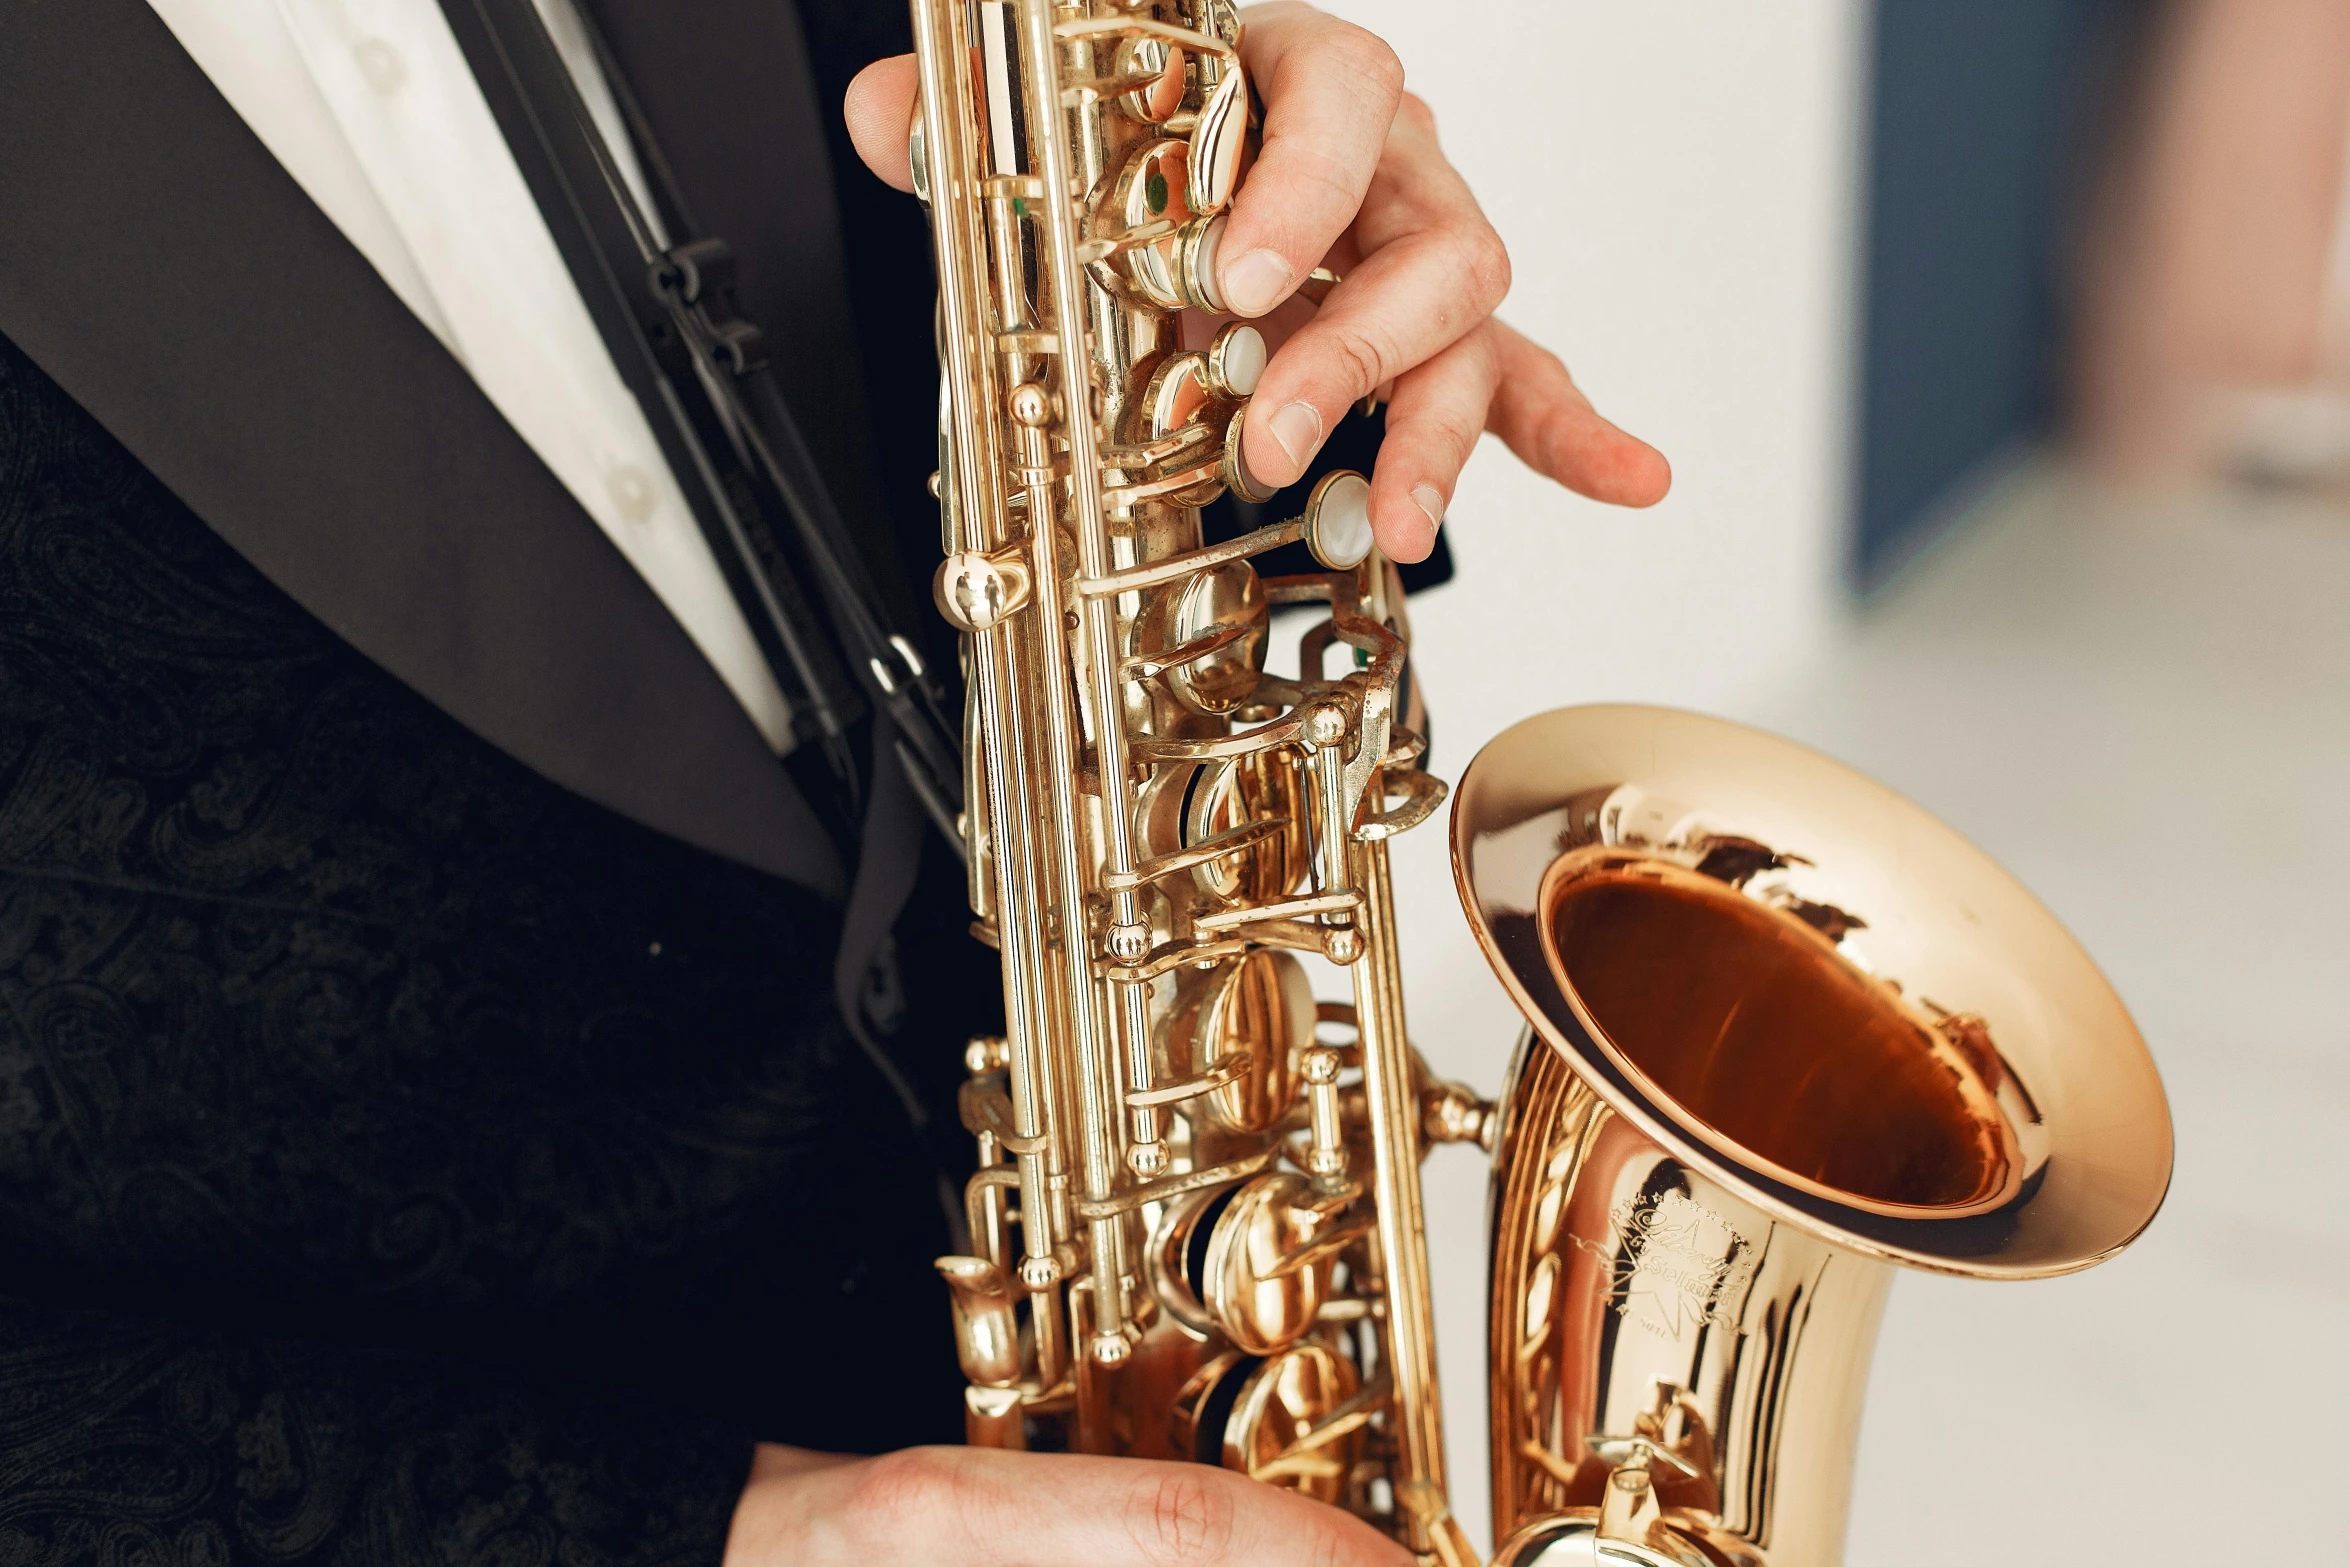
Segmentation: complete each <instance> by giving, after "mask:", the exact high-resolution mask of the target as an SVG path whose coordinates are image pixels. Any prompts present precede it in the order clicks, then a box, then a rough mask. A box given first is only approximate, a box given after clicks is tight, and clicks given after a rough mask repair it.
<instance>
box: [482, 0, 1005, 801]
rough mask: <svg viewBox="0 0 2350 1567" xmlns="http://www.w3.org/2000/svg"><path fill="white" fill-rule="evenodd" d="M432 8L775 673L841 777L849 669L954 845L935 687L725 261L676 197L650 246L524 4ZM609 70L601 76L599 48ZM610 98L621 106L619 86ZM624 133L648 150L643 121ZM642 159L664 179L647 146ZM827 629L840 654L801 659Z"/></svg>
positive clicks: (952, 791)
mask: <svg viewBox="0 0 2350 1567" xmlns="http://www.w3.org/2000/svg"><path fill="white" fill-rule="evenodd" d="M444 8H445V10H446V11H447V13H448V16H449V19H450V24H451V27H452V29H453V30H454V31H455V32H456V34H457V37H458V41H459V43H460V45H461V46H462V47H463V48H464V50H465V52H466V54H467V57H468V59H469V60H470V62H471V63H472V66H473V69H474V73H475V76H476V78H477V79H478V80H479V81H480V82H481V84H482V88H483V92H484V94H485V96H486V97H487V98H488V99H489V102H490V105H491V108H492V110H493V112H494V113H495V114H496V115H497V117H498V119H499V121H500V124H501V125H502V127H503V128H504V129H505V132H506V136H507V140H508V142H509V144H510V145H511V146H512V147H513V148H514V151H515V155H516V161H517V163H518V165H519V166H520V167H521V169H522V171H523V174H524V178H525V180H526V181H527V182H528V183H529V184H530V185H531V186H532V188H533V191H534V193H535V194H536V195H537V197H538V200H539V205H540V209H541V211H542V213H544V214H545V215H546V217H547V219H548V224H549V228H550V230H551V231H552V232H553V233H554V235H555V237H556V241H557V244H558V246H559V247H561V248H562V250H563V251H564V254H565V258H566V260H567V262H568V263H569V265H570V267H571V270H572V272H573V275H574V277H575V278H576V279H577V280H578V281H579V283H580V285H581V291H582V293H583V295H585V296H587V297H589V299H590V302H591V304H590V308H591V311H592V313H593V314H594V315H595V317H596V319H597V322H598V325H599V327H600V328H601V329H602V330H603V331H604V333H605V337H606V341H607V343H608V344H609V345H610V346H611V348H612V352H613V355H614V358H615V360H616V361H617V362H619V363H621V364H622V366H623V375H624V377H626V378H627V379H628V380H629V381H630V383H631V386H632V389H633V390H635V391H636V393H637V396H638V398H639V400H640V402H642V403H643V404H644V406H645V409H646V413H647V415H648V417H649V418H650V419H651V420H652V422H653V423H654V424H655V426H656V427H657V428H659V429H661V431H662V435H663V439H664V444H665V445H666V446H668V447H669V448H670V456H671V461H672V465H673V467H675V468H676V470H677V472H678V473H679V475H680V477H681V478H683V479H686V480H687V481H688V482H687V485H686V488H687V490H688V492H689V494H693V495H694V496H695V499H696V503H697V504H696V509H697V512H699V513H700V514H701V515H702V517H703V521H704V529H705V532H706V533H708V534H709V536H710V538H711V542H712V545H713V547H714V548H715V549H716V550H717V551H718V552H719V554H720V556H721V558H722V559H724V560H726V561H727V562H728V564H729V566H730V567H731V568H732V570H731V573H730V575H731V577H732V579H733V581H734V583H735V585H736V587H737V591H738V595H739V596H741V597H742V598H743V599H744V603H745V609H746V611H747V612H748V613H750V615H751V617H752V619H753V621H754V624H762V625H763V629H764V631H765V633H766V636H765V640H766V642H767V643H768V645H769V646H770V647H771V649H773V650H774V651H776V652H779V653H781V654H782V655H784V656H783V657H782V658H781V659H778V660H776V662H777V667H778V672H779V674H784V675H788V676H796V683H797V685H798V687H799V689H800V690H801V691H802V692H803V693H804V694H805V696H806V698H807V700H808V703H809V706H810V708H811V711H812V712H813V714H814V716H815V718H816V720H817V724H816V727H817V731H818V733H819V734H820V735H821V736H822V738H823V741H824V744H825V746H826V750H827V754H828V756H829V757H830V759H831V760H832V762H833V764H834V767H835V770H836V772H837V773H838V774H839V775H840V776H841V777H842V778H843V779H844V780H849V779H853V778H854V777H855V769H854V765H853V763H852V761H851V760H850V755H849V741H848V737H847V733H846V729H847V721H848V719H849V718H850V717H852V716H853V714H852V712H851V710H850V707H849V704H850V703H851V702H853V701H854V699H855V695H856V692H855V691H854V690H853V689H850V688H844V687H843V686H842V685H841V683H840V681H839V676H838V673H837V671H838V668H839V665H840V664H843V663H845V664H846V666H847V667H848V669H849V670H850V671H851V672H852V675H853V676H854V678H855V679H856V680H857V682H858V684H859V685H860V686H862V688H863V692H864V695H865V696H866V697H867V698H868V699H869V700H870V701H871V702H872V704H873V705H874V706H875V707H876V708H878V709H882V710H886V711H887V712H888V713H889V715H890V719H891V721H892V727H893V729H894V731H895V742H894V744H895V749H896V752H897V755H898V756H899V758H900V760H901V763H902V764H903V765H904V766H905V767H906V769H907V773H908V776H909V779H910V780H911V781H912V782H913V783H914V784H915V785H916V790H917V795H918V797H919V798H921V799H922V801H923V803H924V804H925V805H926V806H928V807H929V808H930V810H931V813H932V815H933V817H934V819H936V820H937V822H938V825H939V827H940V829H941V831H942V833H944V834H946V835H947V836H948V837H949V838H950V839H954V838H955V837H956V832H955V820H954V818H955V813H956V812H957V811H958V810H959V809H960V798H959V795H960V787H961V764H960V757H959V754H958V747H957V743H956V740H955V738H954V731H953V729H952V728H950V726H949V725H948V723H947V722H946V719H945V716H944V713H945V702H944V700H943V696H942V693H941V690H940V687H939V685H938V682H937V681H936V680H935V679H933V678H931V677H930V676H929V674H928V672H927V670H926V669H925V668H924V666H923V665H922V663H921V660H920V659H919V658H918V657H917V656H915V655H914V654H913V652H912V644H911V643H910V642H909V641H907V639H906V638H905V637H903V636H902V635H899V634H897V633H896V630H895V628H894V627H892V626H891V625H890V624H889V623H888V620H887V614H886V611H885V610H884V609H883V608H882V607H881V600H880V597H879V595H878V594H877V593H876V592H875V590H874V588H873V585H872V583H871V581H870V579H869V578H868V577H867V575H866V573H865V570H864V566H863V561H862V557H861V556H860V554H859V552H858V549H857V546H856V545H855V544H854V543H853V542H852V540H851V538H850V534H849V530H848V527H847V524H846V522H845V520H844V519H843V518H842V516H841V514H840V511H839V508H838V507H837V505H836V504H835V503H834V500H833V497H832V494H831V490H830V487H829V486H828V484H827V483H826V481H825V477H824V475H823V474H822V472H821V471H820V470H819V468H818V467H817V465H816V462H815V460H814V458H813V456H812V455H811V453H810V451H809V449H808V446H807V443H806V442H805V440H804V439H803V438H802V437H801V435H800V432H799V429H798V427H797V422H796V421H795V419H794V418H793V415H792V412H791V410H790V408H789V407H788V406H787V405H786V403H785V401H784V399H783V397H782V396H781V394H780V392H779V391H778V390H777V389H776V387H775V386H774V384H773V382H772V380H771V379H770V378H769V376H768V374H767V361H766V354H765V350H764V346H763V340H762V337H761V334H760V333H759V332H758V330H757V328H756V327H754V326H752V325H751V324H749V323H747V322H744V321H743V320H741V318H740V317H739V316H738V315H737V314H736V313H735V311H734V308H733V299H732V294H731V286H732V275H733V268H734V260H733V256H732V253H731V251H730V250H729V249H728V247H726V246H725V244H724V243H723V242H722V241H721V240H719V239H717V238H715V237H710V236H699V237H696V236H685V235H681V234H679V233H678V232H676V231H677V230H678V229H679V228H681V227H682V226H683V225H684V224H685V223H686V222H687V221H688V216H687V214H686V212H685V211H684V210H683V203H682V202H680V201H677V200H675V199H672V200H671V201H670V202H668V203H667V204H666V205H667V206H668V207H669V209H670V210H668V211H666V212H664V213H662V214H661V215H660V216H661V219H662V226H663V227H664V228H667V229H669V230H671V232H670V233H669V235H668V236H667V238H668V239H669V241H670V243H669V245H668V246H667V248H666V249H664V247H663V245H662V241H661V237H660V236H658V235H657V234H656V232H655V230H654V227H653V219H652V215H651V214H648V213H645V212H642V211H640V210H639V209H638V205H637V201H636V198H635V196H634V194H633V193H632V191H631V190H630V188H629V186H628V185H627V183H626V182H625V181H624V180H623V179H622V177H621V175H620V172H619V167H618V164H617V162H616V160H615V156H614V152H613V150H612V149H610V148H608V147H606V146H605V145H604V143H603V139H602V136H601V134H600V132H599V130H598V129H597V127H596V125H595V122H594V120H593V119H592V118H591V116H590V115H589V114H588V112H587V110H586V107H585V105H584V104H583V103H582V102H581V100H580V97H579V94H578V90H577V87H576V84H575V83H574V82H573V81H572V79H571V75H570V72H569V70H568V68H567V67H566V66H565V65H564V63H563V61H562V59H561V57H560V54H559V53H558V51H557V50H556V48H555V45H554V43H553V40H552V39H551V38H550V37H549V36H548V34H547V30H546V28H545V26H544V24H543V22H542V21H541V19H540V17H539V14H538V11H537V8H536V6H535V5H534V4H533V3H532V0H444ZM605 59H606V62H607V68H608V69H611V68H612V66H611V57H610V54H609V51H605ZM615 86H616V89H617V91H618V93H619V95H620V96H621V97H622V99H623V101H624V102H628V101H630V100H629V95H628V93H627V88H626V83H625V82H618V83H616V84H615ZM638 134H639V136H640V137H641V138H643V139H644V140H645V141H646V142H647V143H648V144H650V142H651V136H652V131H651V127H649V126H647V125H644V124H643V123H642V122H641V120H640V122H639V125H638ZM644 161H645V162H646V163H647V164H649V165H650V166H651V167H652V168H654V169H655V170H661V169H664V168H665V167H666V160H665V159H663V158H662V157H661V155H660V152H659V149H658V147H657V145H649V147H648V150H647V151H646V153H645V157H644ZM696 479H698V480H699V481H700V482H699V483H696V482H694V481H695V480H696ZM745 497H750V498H752V500H753V504H751V505H747V506H746V505H744V504H742V502H743V500H744V498H745ZM797 583H805V584H807V590H806V591H804V592H803V591H800V590H799V589H798V588H797V587H796V586H795V584H797ZM810 601H820V602H821V603H822V605H823V607H824V609H825V611H826V621H825V622H817V621H815V620H814V619H813V618H812V617H810V616H808V615H807V613H806V608H805V606H806V605H807V604H808V603H809V602H810ZM827 629H829V631H830V633H831V635H832V636H833V637H834V638H836V639H837V645H838V649H839V653H840V657H839V658H838V659H819V658H813V657H811V654H812V653H814V652H816V651H817V650H818V645H819V644H820V642H821V637H822V633H823V632H824V631H825V630H827Z"/></svg>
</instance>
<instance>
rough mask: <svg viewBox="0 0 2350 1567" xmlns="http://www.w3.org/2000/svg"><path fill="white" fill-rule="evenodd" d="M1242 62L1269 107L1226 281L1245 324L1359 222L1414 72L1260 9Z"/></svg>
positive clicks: (1315, 18) (1245, 38)
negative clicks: (1357, 216)
mask: <svg viewBox="0 0 2350 1567" xmlns="http://www.w3.org/2000/svg"><path fill="white" fill-rule="evenodd" d="M1241 62H1242V64H1243V65H1244V66H1245V67H1246V69H1247V70H1248V73H1249V76H1250V79H1251V80H1252V81H1253V82H1254V83H1255V84H1256V88H1257V91H1258V94H1259V95H1260V96H1261V97H1262V98H1263V100H1264V103H1265V130H1264V142H1263V147H1262V149H1261V150H1260V151H1259V153H1258V155H1257V160H1256V164H1255V166H1254V167H1253V168H1252V169H1250V171H1249V173H1248V176H1247V177H1246V178H1245V179H1244V180H1243V181H1242V182H1241V186H1240V190H1239V193H1238V194H1237V195H1236V196H1235V197H1234V199H1233V205H1232V215H1231V218H1230V220H1229V222H1228V224H1227V227H1226V229H1225V232H1224V238H1223V243H1222V246H1221V251H1220V256H1219V260H1218V264H1217V281H1218V286H1219V288H1220V291H1221V292H1222V294H1223V296H1224V299H1225V301H1226V302H1227V303H1228V304H1229V306H1230V307H1231V309H1232V310H1233V312H1234V313H1235V314H1238V315H1244V316H1258V315H1263V314H1264V313H1265V312H1266V311H1268V310H1270V309H1272V308H1273V307H1274V306H1275V305H1278V304H1279V303H1281V301H1283V300H1284V299H1287V298H1288V297H1289V296H1290V294H1291V293H1292V292H1293V291H1295V289H1296V288H1297V286H1298V285H1299V284H1300V283H1301V282H1303V281H1304V279H1305V277H1306V274H1307V273H1308V272H1309V271H1310V270H1311V269H1312V268H1313V266H1314V264H1315V262H1316V261H1317V260H1319V259H1320V257H1321V256H1322V255H1323V253H1324V252H1326V251H1327V250H1329V248H1330V246H1331V245H1332V243H1333V242H1334V241H1336V240H1337V238H1338V236H1339V235H1340V234H1342V233H1344V232H1345V230H1346V227H1347V225H1348V224H1350V223H1352V222H1353V221H1354V218H1355V213H1356V211H1357V210H1358V209H1359V208H1360V207H1361V206H1362V204H1363V194H1364V192H1365V191H1366V190H1367V189H1369V187H1370V184H1371V180H1372V176H1373V174H1374V173H1375V172H1376V171H1377V169H1378V167H1379V160H1380V157H1381V154H1382V150H1383V149H1384V147H1385V145H1386V141H1387V132H1388V128H1389V127H1390V126H1391V125H1392V124H1393V123H1394V121H1395V113H1396V106H1397V104H1398V103H1399V102H1400V101H1401V98H1402V95H1403V65H1402V63H1401V62H1400V61H1398V60H1397V59H1396V56H1395V51H1394V50H1393V49H1391V48H1389V47H1388V46H1387V44H1386V43H1385V42H1384V41H1383V40H1381V39H1380V38H1378V37H1377V36H1376V35H1374V34H1372V33H1368V32H1365V31H1364V30H1363V29H1362V28H1360V27H1357V26H1355V25H1354V24H1353V23H1351V22H1344V21H1341V20H1339V19H1338V18H1337V17H1334V16H1328V15H1325V14H1324V13H1322V12H1320V11H1316V10H1314V9H1313V8H1312V7H1310V6H1304V5H1268V6H1258V7H1254V8H1252V9H1251V11H1250V12H1249V20H1248V28H1247V30H1246V31H1245V32H1244V33H1243V34H1242V36H1241Z"/></svg>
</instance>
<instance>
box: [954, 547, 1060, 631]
mask: <svg viewBox="0 0 2350 1567" xmlns="http://www.w3.org/2000/svg"><path fill="white" fill-rule="evenodd" d="M1034 589H1035V583H1034V579H1033V578H1032V577H1031V576H1030V574H1029V570H1028V557H1027V556H1026V555H1025V554H1023V553H1022V552H1021V551H1020V549H1019V548H1018V547H1017V546H1014V547H1012V548H1010V549H1003V550H997V551H995V552H994V553H992V554H991V553H989V552H988V551H986V550H957V551H956V552H955V553H954V554H952V555H949V556H948V557H947V558H946V559H945V560H942V561H940V562H939V564H938V572H937V574H936V575H935V576H933V577H932V578H931V579H930V596H931V598H932V599H933V600H934V601H935V602H936V603H937V605H938V612H939V613H940V614H941V615H944V616H945V617H946V618H947V620H948V622H949V623H950V624H952V625H953V626H954V627H955V628H956V629H957V630H960V631H986V630H990V629H992V628H993V627H996V626H999V625H1002V624H1003V623H1004V622H1005V621H1006V620H1009V619H1010V618H1011V617H1012V616H1014V615H1017V614H1018V613H1020V611H1022V610H1024V609H1026V608H1027V607H1028V602H1029V599H1030V597H1031V595H1032V594H1033V592H1034Z"/></svg>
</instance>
